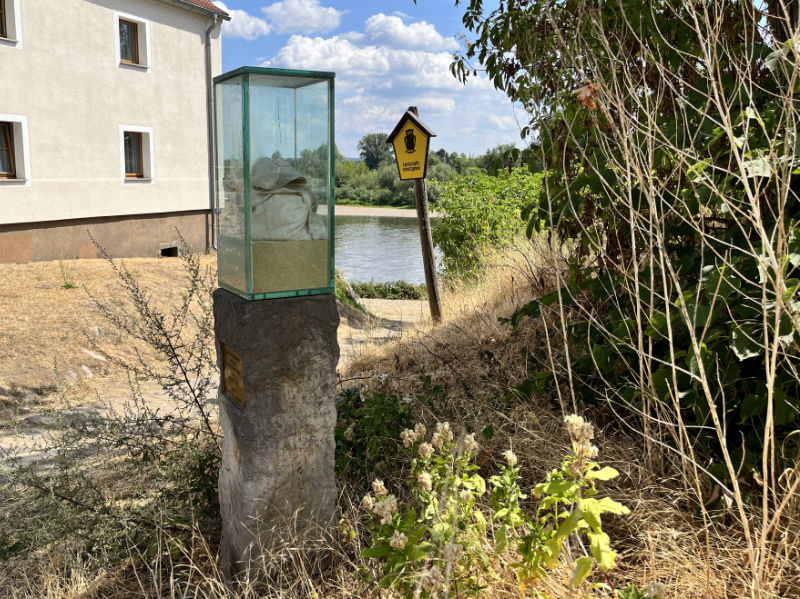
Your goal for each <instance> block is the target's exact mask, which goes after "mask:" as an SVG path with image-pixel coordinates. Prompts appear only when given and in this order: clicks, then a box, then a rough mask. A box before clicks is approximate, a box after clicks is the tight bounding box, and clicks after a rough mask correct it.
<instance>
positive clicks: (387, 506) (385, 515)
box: [372, 495, 397, 524]
mask: <svg viewBox="0 0 800 599" xmlns="http://www.w3.org/2000/svg"><path fill="white" fill-rule="evenodd" d="M396 512H397V498H396V497H395V496H394V495H387V496H386V497H384V498H383V499H380V500H378V501H376V502H375V505H374V506H373V507H372V513H374V514H375V515H376V516H378V517H379V518H380V519H381V524H391V523H392V516H393V515H394V514H395V513H396Z"/></svg>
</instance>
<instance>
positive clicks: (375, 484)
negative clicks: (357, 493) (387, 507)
mask: <svg viewBox="0 0 800 599" xmlns="http://www.w3.org/2000/svg"><path fill="white" fill-rule="evenodd" d="M372 490H373V492H374V493H375V497H383V496H384V495H388V493H389V491H387V490H386V485H384V484H383V481H382V480H381V479H379V478H376V479H375V480H373V481H372Z"/></svg>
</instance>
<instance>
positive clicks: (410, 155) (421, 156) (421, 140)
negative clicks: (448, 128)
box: [386, 109, 436, 181]
mask: <svg viewBox="0 0 800 599" xmlns="http://www.w3.org/2000/svg"><path fill="white" fill-rule="evenodd" d="M431 137H436V134H435V133H434V132H433V131H432V130H431V129H430V127H428V126H427V125H426V124H425V123H423V122H422V121H421V120H419V117H418V116H417V115H416V114H414V113H413V112H412V111H411V110H410V109H409V110H407V111H406V113H405V114H404V115H403V117H402V118H401V119H400V122H399V123H397V126H396V127H395V128H394V130H393V131H392V132H391V133H390V134H389V137H388V138H387V139H386V143H389V144H392V147H394V157H395V160H396V161H397V171H398V172H399V173H400V179H402V180H403V181H406V180H408V179H424V178H425V175H426V174H427V171H428V146H429V145H430V144H429V142H430V139H431Z"/></svg>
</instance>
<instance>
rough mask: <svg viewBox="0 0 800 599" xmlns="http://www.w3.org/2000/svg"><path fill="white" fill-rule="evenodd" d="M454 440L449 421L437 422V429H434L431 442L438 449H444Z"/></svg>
mask: <svg viewBox="0 0 800 599" xmlns="http://www.w3.org/2000/svg"><path fill="white" fill-rule="evenodd" d="M452 442H453V431H452V430H450V423H449V422H437V423H436V430H435V431H433V438H432V439H431V443H433V446H434V447H435V448H436V449H442V448H443V447H444V446H445V445H447V444H448V443H452Z"/></svg>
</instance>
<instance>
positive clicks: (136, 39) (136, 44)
mask: <svg viewBox="0 0 800 599" xmlns="http://www.w3.org/2000/svg"><path fill="white" fill-rule="evenodd" d="M2 1H3V0H0V2H2ZM123 23H126V24H128V25H133V32H134V35H133V43H134V46H133V51H134V55H135V56H136V60H128V59H127V58H122V36H121V35H120V32H119V29H121V28H122V24H123ZM117 35H120V37H119V60H120V62H124V63H126V64H135V65H141V64H142V61H141V55H140V54H139V23H137V22H136V21H131V20H130V19H123V18H122V17H120V18H119V19H117Z"/></svg>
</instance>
